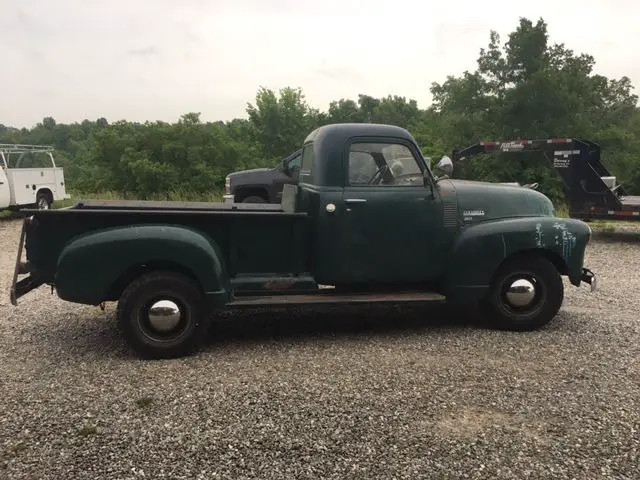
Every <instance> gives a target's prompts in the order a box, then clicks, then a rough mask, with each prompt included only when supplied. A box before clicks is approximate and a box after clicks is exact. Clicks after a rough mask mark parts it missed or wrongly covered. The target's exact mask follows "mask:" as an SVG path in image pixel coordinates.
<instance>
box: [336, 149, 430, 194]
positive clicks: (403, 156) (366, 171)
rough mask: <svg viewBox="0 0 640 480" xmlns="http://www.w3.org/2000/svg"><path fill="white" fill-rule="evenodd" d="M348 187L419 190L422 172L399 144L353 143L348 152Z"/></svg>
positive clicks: (409, 154) (411, 156)
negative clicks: (412, 187)
mask: <svg viewBox="0 0 640 480" xmlns="http://www.w3.org/2000/svg"><path fill="white" fill-rule="evenodd" d="M349 185H354V186H355V185H358V186H422V185H423V182H422V170H421V169H420V165H419V163H418V161H417V160H416V158H415V157H414V156H413V153H412V152H411V150H410V149H409V147H407V146H406V145H403V144H400V143H391V142H388V143H387V142H384V143H383V142H381V143H353V144H351V147H350V148H349Z"/></svg>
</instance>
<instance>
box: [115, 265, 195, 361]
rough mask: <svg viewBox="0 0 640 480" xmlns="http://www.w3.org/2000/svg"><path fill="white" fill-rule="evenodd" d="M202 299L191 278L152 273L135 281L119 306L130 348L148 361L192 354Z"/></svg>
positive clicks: (122, 325) (174, 274)
mask: <svg viewBox="0 0 640 480" xmlns="http://www.w3.org/2000/svg"><path fill="white" fill-rule="evenodd" d="M202 315H203V295H202V293H201V291H200V288H199V287H198V285H197V284H196V283H195V282H194V281H193V280H192V279H191V278H189V277H187V276H185V275H181V274H178V273H174V272H168V271H167V272H165V271H158V272H151V273H148V274H145V275H143V276H141V277H139V278H138V279H136V280H134V281H133V282H132V283H131V284H129V286H128V287H127V288H126V289H125V291H124V292H123V294H122V296H121V297H120V300H119V302H118V313H117V317H118V326H119V328H120V330H121V331H122V333H123V336H124V338H125V341H126V342H127V344H128V345H129V346H130V347H131V348H133V349H134V350H135V351H136V352H137V353H138V354H140V355H141V356H143V357H146V358H173V357H180V356H184V355H187V354H189V353H191V351H192V350H193V349H194V347H195V345H196V342H197V340H198V337H199V332H200V326H201V325H202V323H203V322H202V320H203V319H202Z"/></svg>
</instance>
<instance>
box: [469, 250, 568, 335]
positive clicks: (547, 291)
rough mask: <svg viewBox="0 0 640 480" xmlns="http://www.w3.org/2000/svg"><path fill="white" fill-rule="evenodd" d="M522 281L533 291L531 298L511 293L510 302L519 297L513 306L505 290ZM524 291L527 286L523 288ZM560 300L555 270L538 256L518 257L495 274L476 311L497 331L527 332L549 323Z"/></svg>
mask: <svg viewBox="0 0 640 480" xmlns="http://www.w3.org/2000/svg"><path fill="white" fill-rule="evenodd" d="M518 279H523V280H525V281H528V282H529V284H530V285H531V286H533V287H534V293H533V298H530V297H529V296H530V295H531V293H527V292H511V298H512V301H516V300H517V299H516V298H515V297H516V296H517V295H520V301H521V303H524V302H526V301H527V300H530V303H528V304H526V305H519V306H516V305H514V304H512V303H510V301H509V297H508V296H507V293H506V289H507V288H508V287H509V286H510V285H512V284H513V282H514V281H516V280H518ZM524 285H525V286H526V287H528V286H529V285H527V284H524ZM563 300H564V284H563V283H562V277H561V276H560V273H559V272H558V270H557V269H556V267H555V266H554V265H553V263H551V262H550V261H549V260H547V259H546V258H544V257H542V256H540V255H522V256H517V257H514V258H513V259H511V260H508V261H507V262H506V263H505V264H504V265H503V266H502V267H501V268H500V269H499V271H498V272H497V273H496V275H495V276H494V279H493V281H492V283H491V290H490V292H489V295H488V296H487V298H486V299H484V300H483V301H482V302H481V303H480V308H481V310H482V311H483V313H484V314H485V315H486V316H487V317H488V319H489V321H490V322H491V323H492V324H493V325H494V326H495V327H497V328H499V329H501V330H511V331H518V332H524V331H531V330H536V329H538V328H541V327H543V326H544V325H546V324H547V323H549V322H550V321H551V320H552V319H553V318H554V317H555V316H556V314H557V313H558V311H559V310H560V307H561V306H562V301H563Z"/></svg>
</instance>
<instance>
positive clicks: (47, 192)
mask: <svg viewBox="0 0 640 480" xmlns="http://www.w3.org/2000/svg"><path fill="white" fill-rule="evenodd" d="M40 194H43V195H45V196H46V197H47V200H48V202H49V203H53V193H52V192H51V190H49V189H48V188H41V189H40V190H38V193H36V198H38V196H40Z"/></svg>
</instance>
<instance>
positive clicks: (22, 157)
mask: <svg viewBox="0 0 640 480" xmlns="http://www.w3.org/2000/svg"><path fill="white" fill-rule="evenodd" d="M7 166H8V167H9V168H53V164H52V163H51V159H50V158H49V155H48V154H46V153H43V152H35V153H34V152H26V153H23V154H14V155H8V159H7Z"/></svg>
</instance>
